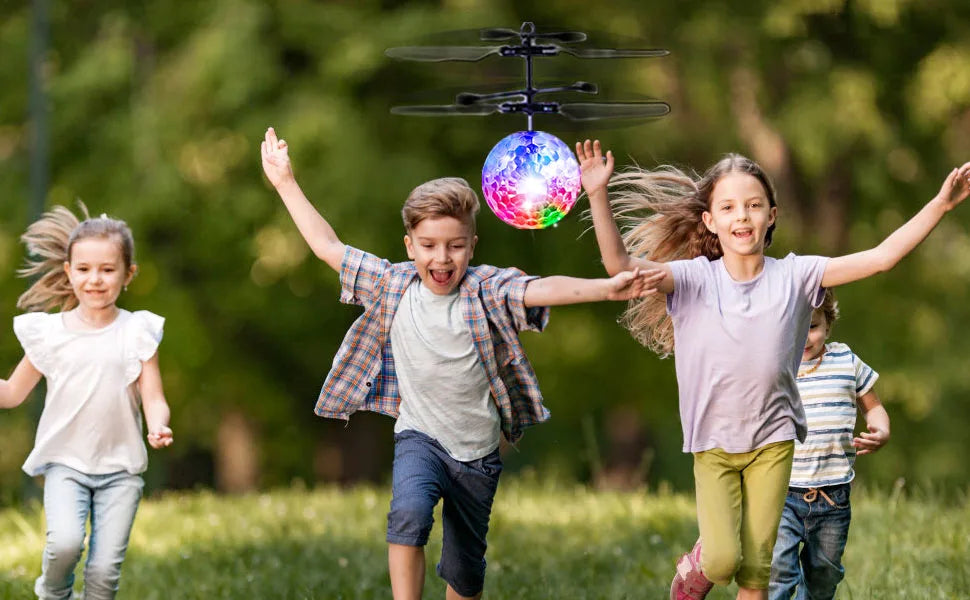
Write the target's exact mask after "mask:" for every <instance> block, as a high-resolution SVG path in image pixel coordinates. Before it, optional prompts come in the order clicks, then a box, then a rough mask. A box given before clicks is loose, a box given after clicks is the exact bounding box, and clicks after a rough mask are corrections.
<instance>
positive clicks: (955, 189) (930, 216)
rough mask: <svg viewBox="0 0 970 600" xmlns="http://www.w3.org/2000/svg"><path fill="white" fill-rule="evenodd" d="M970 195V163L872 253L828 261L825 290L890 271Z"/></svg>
mask: <svg viewBox="0 0 970 600" xmlns="http://www.w3.org/2000/svg"><path fill="white" fill-rule="evenodd" d="M968 194H970V162H968V163H965V164H964V165H963V166H962V167H960V168H958V169H953V171H951V172H950V174H949V175H948V176H947V178H946V180H945V181H944V182H943V186H942V187H941V188H940V192H939V193H938V194H937V195H936V196H934V197H933V199H932V200H930V201H929V202H927V203H926V206H924V207H923V208H922V210H920V211H919V212H918V213H916V214H915V215H914V216H913V218H912V219H910V220H909V221H907V222H906V223H905V224H904V225H903V226H902V227H900V228H899V229H897V230H896V231H894V232H893V233H892V234H891V235H890V236H889V237H887V238H886V239H885V240H883V241H882V243H881V244H879V245H878V246H876V247H875V248H870V249H869V250H863V251H862V252H856V253H855V254H848V255H846V256H838V257H835V258H832V259H831V260H829V262H828V265H827V266H826V267H825V274H824V275H823V276H822V286H823V287H836V286H840V285H843V284H846V283H852V282H853V281H858V280H860V279H865V278H866V277H870V276H872V275H875V274H876V273H882V272H883V271H888V270H890V269H892V268H893V267H895V266H896V263H898V262H899V261H900V260H902V258H903V257H904V256H906V255H907V254H909V253H910V252H911V251H912V250H913V248H915V247H916V246H918V245H919V244H920V242H922V241H923V240H924V239H926V236H928V235H929V234H930V232H931V231H933V228H934V227H936V224H937V223H939V222H940V219H942V218H943V215H945V214H946V213H947V212H949V211H950V210H952V209H953V208H954V207H956V206H957V205H958V204H960V203H961V202H963V201H964V200H965V199H966V197H967V195H968Z"/></svg>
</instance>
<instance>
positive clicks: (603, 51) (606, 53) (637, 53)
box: [559, 46, 670, 58]
mask: <svg viewBox="0 0 970 600" xmlns="http://www.w3.org/2000/svg"><path fill="white" fill-rule="evenodd" d="M559 51H560V52H565V53H566V54H572V55H573V56H575V57H576V58H655V57H658V56H667V55H668V54H670V51H669V50H662V49H656V50H614V49H612V48H566V47H565V46H559Z"/></svg>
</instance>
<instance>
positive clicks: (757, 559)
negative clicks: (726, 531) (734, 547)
mask: <svg viewBox="0 0 970 600" xmlns="http://www.w3.org/2000/svg"><path fill="white" fill-rule="evenodd" d="M794 449H795V443H794V442H792V441H786V442H778V443H775V444H768V445H767V446H763V447H761V448H758V449H757V450H755V451H754V452H753V453H751V454H752V455H753V456H752V458H751V460H750V462H749V463H748V464H747V465H746V466H745V468H744V469H743V470H742V471H741V488H742V497H743V501H742V517H741V556H742V560H741V566H740V568H739V569H738V575H737V582H738V587H739V588H740V589H739V592H738V598H759V597H760V598H767V589H768V582H769V580H770V578H771V557H772V551H773V550H774V546H775V538H776V537H777V535H778V524H779V522H780V521H781V513H782V510H783V509H784V506H785V497H786V495H787V494H788V481H789V479H790V478H791V466H792V456H793V454H794Z"/></svg>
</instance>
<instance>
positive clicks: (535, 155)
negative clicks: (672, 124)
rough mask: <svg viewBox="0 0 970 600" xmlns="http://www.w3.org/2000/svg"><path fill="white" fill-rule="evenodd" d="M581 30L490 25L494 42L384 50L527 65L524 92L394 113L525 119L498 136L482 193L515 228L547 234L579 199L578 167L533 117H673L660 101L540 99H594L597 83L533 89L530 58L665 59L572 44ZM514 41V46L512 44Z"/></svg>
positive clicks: (484, 33) (485, 35)
mask: <svg viewBox="0 0 970 600" xmlns="http://www.w3.org/2000/svg"><path fill="white" fill-rule="evenodd" d="M586 37H587V36H586V34H585V33H583V32H581V31H553V32H546V33H542V32H537V31H536V28H535V25H533V24H532V23H529V22H525V23H522V27H521V28H520V29H519V30H518V31H516V30H514V29H505V28H495V27H493V28H489V29H482V30H480V31H479V39H480V40H481V41H483V42H491V45H477V46H404V47H400V48H389V49H387V50H386V51H385V54H387V55H388V56H390V57H392V58H399V59H403V60H417V61H424V62H441V61H452V60H457V61H466V62H476V61H479V60H482V59H483V58H485V57H487V56H491V55H497V56H502V57H517V58H522V59H524V60H525V79H526V83H525V87H524V88H521V89H517V90H509V91H504V92H499V93H494V94H478V93H468V92H463V93H461V94H458V95H457V96H456V97H455V103H454V104H446V105H432V106H395V107H393V108H391V112H392V113H394V114H399V115H424V116H442V115H491V114H521V115H525V116H526V117H527V119H528V130H527V131H519V132H517V133H513V134H511V135H509V136H506V137H504V138H502V140H501V141H499V143H498V144H496V145H495V147H494V148H492V151H491V152H489V153H488V157H487V158H486V159H485V166H484V167H483V168H482V192H483V193H484V195H485V202H486V203H487V204H488V207H489V208H491V209H492V211H493V212H494V213H495V214H496V215H497V216H498V218H499V219H501V220H502V221H504V222H506V223H508V224H509V225H511V226H513V227H518V228H519V229H544V228H546V227H549V226H550V225H555V224H556V223H558V222H559V221H560V220H561V219H562V218H563V217H564V216H566V213H568V212H569V210H570V209H571V208H572V207H573V205H574V204H575V203H576V197H577V196H578V195H579V189H580V181H579V163H578V162H577V161H576V159H575V158H574V157H573V153H572V151H571V150H570V149H569V147H568V146H566V144H565V143H563V141H562V140H560V139H559V138H557V137H556V136H554V135H551V134H548V133H545V132H543V131H535V130H534V129H533V127H532V117H533V115H537V114H551V115H562V116H564V117H566V118H567V119H570V120H573V121H592V120H596V119H615V118H619V119H628V120H629V119H644V118H651V117H660V116H663V115H665V114H667V113H669V112H670V106H669V105H668V104H667V103H665V102H557V101H550V102H540V101H538V100H536V96H537V95H539V94H550V93H570V92H578V93H583V94H595V93H597V88H596V85H595V84H592V83H587V82H585V81H577V82H576V83H573V84H571V85H565V86H557V87H544V88H537V87H535V86H534V85H533V77H532V66H533V65H532V61H533V59H534V58H536V57H552V56H559V55H560V54H568V55H571V56H573V57H575V58H590V59H609V58H648V57H655V56H666V55H667V54H669V53H668V52H667V51H666V50H617V49H612V48H585V47H575V46H571V45H570V44H576V43H579V42H584V41H586ZM516 41H518V44H516V43H515V42H516Z"/></svg>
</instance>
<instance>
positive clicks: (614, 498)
mask: <svg viewBox="0 0 970 600" xmlns="http://www.w3.org/2000/svg"><path fill="white" fill-rule="evenodd" d="M898 492H899V490H897V491H896V492H873V491H868V492H867V491H866V490H857V491H856V492H855V498H854V503H853V504H854V506H853V510H854V513H855V518H854V520H853V524H852V532H851V534H850V539H849V547H848V550H847V552H846V558H845V564H846V569H847V579H846V581H845V582H844V583H843V584H842V586H841V587H840V588H839V594H838V596H837V598H840V599H843V600H845V599H855V598H879V599H883V598H907V599H913V598H964V597H967V596H966V595H967V594H968V591H967V590H970V561H968V551H970V502H968V501H967V499H966V498H964V499H963V500H962V501H960V502H956V503H954V502H949V503H944V502H943V501H941V500H939V499H937V498H936V497H935V496H929V497H928V496H926V495H922V496H921V495H919V494H900V493H898ZM388 501H389V497H388V491H387V490H386V489H383V488H368V487H360V488H353V489H349V490H347V489H339V488H333V487H324V488H319V489H313V490H304V489H298V488H297V489H291V490H280V491H276V492H271V493H266V494H259V495H252V496H245V497H236V498H226V497H220V496H217V495H214V494H212V493H206V492H203V493H191V494H170V495H166V496H163V497H161V498H157V499H152V500H149V501H146V502H144V503H143V504H142V506H141V508H140V509H139V514H138V518H137V519H136V521H135V528H134V532H133V534H132V540H131V546H130V548H129V551H128V557H127V559H126V561H125V565H124V570H123V574H122V587H121V593H120V594H119V597H121V598H133V599H135V598H137V599H139V600H150V599H156V598H158V599H162V598H165V599H170V598H176V599H187V600H188V599H197V598H198V599H202V598H205V599H212V598H257V599H276V598H279V599H290V598H292V599H307V598H316V599H328V600H329V599H338V598H389V597H390V586H389V584H388V578H387V564H386V555H385V553H386V547H385V544H384V525H385V515H386V513H387V506H388ZM693 511H694V506H693V499H692V498H691V497H689V496H685V495H678V494H669V493H654V492H638V493H609V492H595V491H591V490H589V489H587V488H584V487H579V486H563V485H555V484H542V483H538V482H535V481H528V480H521V479H520V480H516V479H514V478H509V479H506V480H504V481H503V482H502V484H501V486H500V489H499V494H498V496H497V498H496V503H495V510H494V512H493V515H492V526H491V530H490V532H489V552H488V559H489V568H488V577H487V579H486V584H485V595H486V596H487V597H491V598H610V599H619V598H649V599H654V598H661V599H663V598H666V597H667V596H666V593H667V592H666V586H667V584H668V583H669V580H670V577H671V575H672V572H673V565H674V561H675V559H676V557H677V556H678V555H679V554H680V553H681V552H683V551H684V550H685V549H687V548H688V547H689V546H690V545H691V543H692V542H693V540H694V539H695V536H696V535H697V529H696V524H695V522H694V516H693ZM42 547H43V517H42V514H41V512H40V510H39V507H35V509H33V510H28V511H15V510H10V509H8V510H4V511H0V598H16V599H20V598H31V597H33V596H32V594H31V589H32V582H33V579H34V578H35V577H36V576H37V574H38V572H39V569H40V557H41V550H42ZM439 551H440V531H439V530H438V528H437V525H436V528H435V531H434V532H433V534H432V543H431V544H430V545H429V547H428V567H429V568H428V577H427V586H426V593H425V597H428V598H443V597H444V585H443V584H442V582H441V580H440V579H438V578H437V577H436V576H435V575H434V571H433V568H434V564H435V562H436V559H437V557H438V555H439ZM82 560H83V559H82ZM79 586H80V575H79ZM734 591H735V588H733V587H732V588H723V589H716V590H715V592H713V593H712V594H711V595H710V596H709V598H712V599H724V598H733V597H734Z"/></svg>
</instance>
